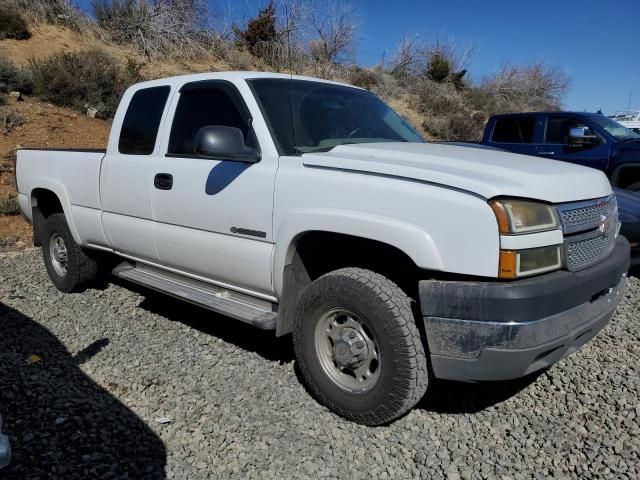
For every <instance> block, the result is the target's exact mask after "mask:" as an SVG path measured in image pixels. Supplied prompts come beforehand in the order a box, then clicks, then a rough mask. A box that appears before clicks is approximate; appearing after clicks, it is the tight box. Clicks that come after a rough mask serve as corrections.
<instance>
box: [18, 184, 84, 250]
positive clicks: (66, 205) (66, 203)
mask: <svg viewBox="0 0 640 480" xmlns="http://www.w3.org/2000/svg"><path fill="white" fill-rule="evenodd" d="M33 184H34V185H37V187H34V188H32V189H31V192H30V193H29V198H28V201H29V211H33V207H34V206H36V205H35V204H34V201H33V200H34V197H33V192H34V191H35V190H49V191H51V192H53V193H54V194H55V195H56V196H57V197H58V200H59V201H60V205H61V206H62V212H63V213H64V217H65V219H66V221H67V225H69V230H70V231H71V235H72V236H73V239H74V241H75V242H76V243H77V244H78V245H82V240H81V239H80V235H79V234H78V229H77V228H76V224H75V222H74V221H73V215H72V205H71V199H70V198H69V194H68V193H67V189H66V188H65V186H64V185H63V184H62V183H60V182H58V181H57V180H52V179H50V178H44V177H37V178H34V179H33Z"/></svg>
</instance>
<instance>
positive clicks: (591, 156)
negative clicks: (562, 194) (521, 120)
mask: <svg viewBox="0 0 640 480" xmlns="http://www.w3.org/2000/svg"><path fill="white" fill-rule="evenodd" d="M572 128H583V129H586V130H587V132H586V133H587V134H588V135H597V136H598V137H600V143H599V144H597V145H581V146H575V145H569V132H570V131H571V129H572ZM610 147H611V146H610V145H609V144H608V143H607V140H606V139H605V138H604V137H603V136H601V135H599V134H598V132H597V131H596V130H595V129H593V128H592V126H591V125H588V124H587V123H586V122H585V121H584V120H582V119H580V118H579V117H577V116H574V115H570V114H551V115H548V116H547V118H546V122H545V129H544V136H543V142H542V143H541V144H540V145H538V147H537V153H538V155H540V156H541V157H546V158H553V159H556V160H562V161H564V162H571V163H577V164H579V165H584V166H585V167H592V168H597V169H598V170H602V171H606V170H607V166H608V163H609V149H610Z"/></svg>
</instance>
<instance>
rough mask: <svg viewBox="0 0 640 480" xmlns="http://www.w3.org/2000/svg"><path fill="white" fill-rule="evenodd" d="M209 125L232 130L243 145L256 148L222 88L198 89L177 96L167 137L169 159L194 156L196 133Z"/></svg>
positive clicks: (239, 115)
mask: <svg viewBox="0 0 640 480" xmlns="http://www.w3.org/2000/svg"><path fill="white" fill-rule="evenodd" d="M208 125H221V126H225V127H235V128H238V129H240V131H242V135H243V136H244V140H245V143H246V144H247V145H250V146H255V147H257V141H256V140H255V136H254V135H253V133H252V131H251V129H250V127H249V122H248V121H247V119H246V118H245V117H244V116H243V115H242V113H241V112H240V110H239V109H238V107H237V106H236V103H235V102H234V101H233V99H232V98H231V97H230V95H229V93H227V92H226V91H225V90H223V89H222V88H215V87H213V88H199V89H193V90H186V91H182V92H181V93H180V100H179V101H178V105H177V107H176V111H175V114H174V116H173V124H172V126H171V133H170V135H169V148H168V150H167V153H168V154H170V155H193V156H195V155H196V154H195V145H194V142H195V138H196V134H197V133H198V130H200V129H201V128H202V127H205V126H208Z"/></svg>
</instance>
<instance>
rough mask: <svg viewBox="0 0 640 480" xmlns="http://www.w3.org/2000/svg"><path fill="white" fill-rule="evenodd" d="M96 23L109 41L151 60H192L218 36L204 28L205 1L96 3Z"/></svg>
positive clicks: (114, 0)
mask: <svg viewBox="0 0 640 480" xmlns="http://www.w3.org/2000/svg"><path fill="white" fill-rule="evenodd" d="M93 12H94V16H95V18H96V22H97V24H98V26H99V27H100V28H102V29H103V30H104V31H105V32H106V33H107V35H108V36H109V38H110V39H111V40H112V41H113V42H115V43H118V44H120V45H126V46H133V47H134V48H136V49H137V50H138V51H140V52H141V53H143V54H144V55H146V56H147V57H148V58H151V57H158V56H161V55H172V54H178V55H182V56H185V55H186V56H188V57H193V56H194V55H197V54H201V53H203V52H204V51H205V49H207V48H208V47H210V46H211V40H212V39H213V38H214V37H215V35H214V34H212V33H211V32H210V31H208V30H207V29H206V28H205V23H206V18H207V17H208V13H207V6H206V3H205V2H204V1H203V0H156V1H154V2H146V1H140V0H94V2H93Z"/></svg>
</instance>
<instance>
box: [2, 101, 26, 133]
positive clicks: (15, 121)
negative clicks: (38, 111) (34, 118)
mask: <svg viewBox="0 0 640 480" xmlns="http://www.w3.org/2000/svg"><path fill="white" fill-rule="evenodd" d="M25 121H26V120H25V118H24V116H23V115H21V114H20V113H18V112H16V111H15V110H14V109H13V108H11V107H6V106H5V107H0V127H1V128H2V130H3V132H4V133H5V134H7V133H11V132H12V131H13V130H15V129H16V128H17V127H19V126H21V125H24V123H25Z"/></svg>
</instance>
